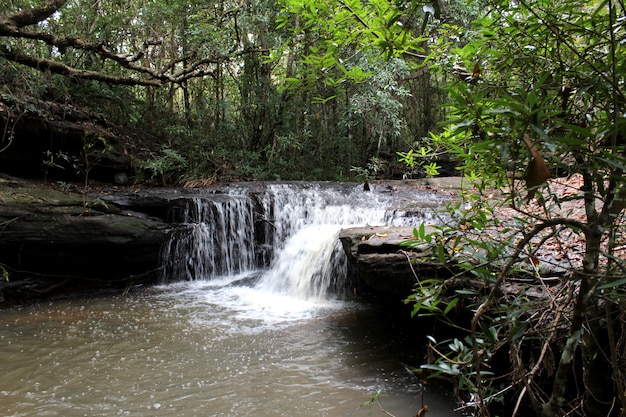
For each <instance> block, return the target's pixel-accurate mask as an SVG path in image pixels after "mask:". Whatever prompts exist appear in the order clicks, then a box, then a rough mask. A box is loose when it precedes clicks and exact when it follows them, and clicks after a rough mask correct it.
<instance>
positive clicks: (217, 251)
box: [161, 195, 255, 281]
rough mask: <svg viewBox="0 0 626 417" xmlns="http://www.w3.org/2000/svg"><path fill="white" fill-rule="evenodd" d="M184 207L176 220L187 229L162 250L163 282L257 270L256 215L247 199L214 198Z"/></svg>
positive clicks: (189, 202) (199, 199) (194, 200)
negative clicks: (255, 244)
mask: <svg viewBox="0 0 626 417" xmlns="http://www.w3.org/2000/svg"><path fill="white" fill-rule="evenodd" d="M184 203H185V204H184V207H183V210H182V213H180V214H178V215H175V216H174V219H173V220H174V221H176V222H182V223H186V224H187V226H188V228H187V229H186V230H183V231H182V232H180V233H176V234H175V235H174V236H173V238H172V239H171V240H170V241H169V242H168V244H167V245H166V246H165V247H164V248H163V250H162V259H163V267H162V269H161V274H162V281H169V280H170V278H171V277H175V278H176V279H187V280H195V279H210V278H212V277H216V276H225V275H234V274H237V273H240V272H244V271H248V270H251V269H253V268H254V267H255V247H254V225H253V212H252V206H251V205H250V202H249V200H248V199H247V198H244V197H239V196H225V195H217V196H216V195H211V196H206V197H193V198H190V199H186V200H185V202H184Z"/></svg>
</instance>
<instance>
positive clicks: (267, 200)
mask: <svg viewBox="0 0 626 417" xmlns="http://www.w3.org/2000/svg"><path fill="white" fill-rule="evenodd" d="M384 191H387V190H384ZM412 198H414V196H412ZM397 200H398V197H397V196H396V195H393V194H392V193H389V192H375V191H374V192H364V191H363V189H362V188H361V187H360V186H355V185H341V184H308V183H289V184H270V185H268V186H266V187H264V188H263V189H262V190H260V191H259V190H258V189H255V190H254V191H251V189H250V188H248V187H246V186H239V187H233V188H231V189H229V190H228V191H227V195H223V194H219V195H216V194H210V195H205V196H197V197H194V198H192V199H189V200H188V201H187V202H186V205H185V208H184V210H183V212H182V214H181V215H180V217H179V218H177V219H174V220H176V221H179V222H183V223H186V224H187V226H188V229H187V230H186V231H184V232H183V233H181V234H180V235H177V236H175V237H174V239H172V241H171V242H170V243H169V244H168V245H167V246H166V247H165V248H164V251H163V257H164V267H163V274H164V277H168V278H170V279H171V278H173V279H189V280H194V279H213V278H216V277H223V276H234V275H237V274H242V273H244V274H245V273H248V272H249V273H253V271H256V275H258V270H263V271H262V272H261V274H260V277H259V279H258V282H257V284H256V288H257V289H259V290H262V291H265V292H267V293H277V294H284V295H288V296H290V297H294V298H298V299H301V300H311V301H321V300H324V299H326V297H327V293H328V291H329V289H331V288H334V289H335V290H336V291H335V292H341V289H342V288H343V286H342V280H344V279H345V277H346V259H345V255H344V253H343V251H342V249H341V247H340V244H339V242H338V239H337V235H338V233H339V231H340V230H341V229H342V228H346V227H357V226H365V225H370V226H381V225H410V224H415V223H416V220H415V219H414V217H412V216H408V215H407V212H406V211H405V210H403V209H402V208H401V207H400V208H399V207H397V205H398V201H397ZM404 203H406V202H404ZM394 204H395V205H396V206H395V207H394ZM426 212H428V210H426ZM419 215H420V216H421V218H420V219H419V221H424V215H425V214H424V211H423V210H422V211H421V212H419ZM431 220H432V219H431ZM268 265H269V268H267V266H268Z"/></svg>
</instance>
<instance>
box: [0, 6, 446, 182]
mask: <svg viewBox="0 0 626 417" xmlns="http://www.w3.org/2000/svg"><path fill="white" fill-rule="evenodd" d="M353 3H354V4H352V5H350V4H348V3H335V4H334V6H332V5H333V2H328V3H324V4H322V3H317V2H310V3H306V2H304V3H303V2H278V3H277V2H263V1H245V2H234V1H209V2H206V1H204V2H198V1H193V2H185V3H184V4H182V3H177V2H170V1H165V0H150V1H141V2H134V1H129V2H118V1H112V0H96V1H91V0H90V1H80V0H73V1H68V0H46V1H30V2H28V3H27V4H24V2H21V3H20V4H17V3H16V2H13V1H8V0H5V1H2V2H0V10H2V11H1V12H0V37H2V38H1V39H2V42H1V47H0V54H1V55H2V61H1V62H0V83H1V85H2V87H1V88H2V94H3V101H4V102H5V103H8V104H7V105H8V106H11V107H12V108H13V109H14V110H15V109H17V110H16V111H17V112H18V113H19V112H22V113H23V112H24V111H26V107H30V106H28V105H27V104H25V103H26V101H25V97H31V98H33V97H34V98H35V99H38V100H44V101H46V102H56V103H62V104H64V105H68V104H70V105H75V106H79V107H80V108H82V109H87V110H91V111H92V112H93V113H94V114H95V115H97V116H98V117H105V118H106V119H107V120H108V121H111V122H114V123H117V124H119V125H123V126H127V127H128V128H131V129H138V130H140V131H141V130H144V131H148V132H151V133H153V134H155V135H156V136H157V137H160V138H162V139H164V143H159V144H158V145H156V149H151V151H150V152H149V153H147V154H145V153H144V154H143V155H142V156H141V159H142V160H141V161H138V163H137V164H136V167H137V168H138V174H141V176H140V177H139V178H140V179H142V178H143V179H148V180H149V179H151V178H154V179H163V180H165V181H166V182H180V181H181V180H184V179H188V180H189V179H195V180H202V179H205V180H212V179H227V178H259V179H263V178H269V179H277V178H282V179H305V178H308V179H341V178H354V177H355V176H362V177H368V178H369V177H374V176H382V175H397V176H400V175H402V174H403V171H402V167H401V166H400V165H398V164H397V163H396V162H397V161H396V155H395V153H396V151H398V150H402V151H406V150H408V149H409V148H411V147H413V146H415V145H416V144H417V143H419V141H420V140H421V139H422V138H424V137H427V135H428V131H429V130H430V129H431V128H434V127H435V126H436V122H437V120H438V109H439V104H440V100H441V99H443V97H444V96H443V95H442V94H441V92H440V90H437V88H436V85H435V84H433V83H431V82H430V79H429V77H428V74H427V73H426V72H421V73H416V72H415V68H414V67H413V66H411V65H410V63H407V62H405V61H404V60H403V59H400V58H393V59H387V60H385V59H382V57H381V55H380V51H379V49H378V48H379V47H382V46H384V44H385V43H389V45H388V46H386V47H384V48H385V51H386V54H387V55H388V58H392V56H395V57H401V55H402V54H400V53H398V52H397V51H398V48H400V47H402V48H404V49H405V50H407V51H408V49H410V48H413V47H414V45H413V43H415V42H414V41H411V42H412V44H411V45H410V48H409V46H406V47H403V46H402V43H406V42H409V40H410V39H409V38H407V37H402V38H398V39H397V40H396V38H397V37H398V36H399V35H400V34H401V33H402V32H401V30H399V29H401V26H399V25H393V24H392V23H394V20H395V19H397V17H398V16H397V15H393V14H392V11H393V10H392V9H390V4H391V3H389V4H387V3H386V2H378V3H376V2H372V3H371V4H370V5H369V6H368V7H367V8H366V9H362V8H361V9H358V10H352V9H351V7H357V5H358V2H353ZM331 6H332V7H331ZM29 7H30V8H29ZM412 7H415V6H412ZM420 10H421V9H420ZM357 12H358V13H363V16H364V18H366V19H367V20H372V21H373V22H378V23H377V25H378V26H377V27H376V28H373V29H371V33H380V34H381V35H376V36H384V37H386V38H388V39H386V40H385V39H381V41H380V42H378V43H377V44H375V45H374V44H373V45H369V44H368V43H369V41H368V38H367V36H365V35H366V34H365V33H364V34H363V36H361V35H359V32H365V29H366V28H365V27H362V26H361V25H360V24H354V23H352V24H351V26H350V25H348V24H347V23H348V20H349V19H348V17H349V16H351V15H353V14H354V13H357ZM337 13H343V15H344V16H345V17H346V19H344V21H345V22H346V25H344V26H341V25H335V24H334V23H332V22H338V21H341V19H343V18H342V17H341V14H337ZM367 14H370V15H371V16H367ZM381 19H383V20H381ZM418 20H419V19H418ZM386 21H388V23H390V24H391V25H390V26H389V28H385V27H380V24H382V23H384V22H386ZM353 22H354V21H353ZM321 23H323V25H326V27H325V28H324V27H323V25H322V24H321ZM356 27H360V28H361V29H359V30H358V31H357V30H354V29H355V28H356ZM394 28H395V29H394ZM390 29H394V30H393V31H390ZM349 32H350V33H352V35H351V36H347V34H348V33H349ZM336 39H341V45H339V44H337V46H336V47H335V46H332V44H333V42H334V40H336ZM329 49H332V51H329ZM419 59H422V58H419ZM340 61H341V62H342V63H343V64H339V62H340ZM371 74H375V77H373V78H369V77H368V75H371ZM366 78H368V82H364V80H365V79H366ZM42 113H43V112H42ZM5 116H6V113H3V112H0V117H3V119H4V118H5ZM42 117H44V118H45V114H42ZM15 118H19V115H18V116H17V117H14V119H15ZM10 119H11V117H8V116H6V120H4V121H5V122H6V123H5V125H6V129H5V132H4V134H3V136H2V138H1V139H2V142H1V143H2V144H3V147H4V146H6V145H7V142H9V141H8V139H9V138H12V137H11V127H12V123H13V121H12V120H10ZM94 140H97V138H94ZM54 153H55V154H56V153H57V151H56V150H55V151H54ZM174 153H175V154H176V156H178V157H180V158H182V159H183V160H184V164H183V165H182V166H184V169H182V170H181V169H180V168H181V165H180V164H176V165H174V166H173V168H172V170H171V171H170V172H157V174H155V170H154V168H155V167H156V168H164V167H170V166H172V165H171V164H169V162H171V160H172V156H173V155H174ZM146 158H148V160H147V161H146V160H145V159H146ZM161 159H165V160H161ZM398 167H400V168H398ZM394 170H395V171H394ZM157 171H158V170H157ZM162 174H164V175H162ZM418 174H419V173H418ZM157 177H158V178H157Z"/></svg>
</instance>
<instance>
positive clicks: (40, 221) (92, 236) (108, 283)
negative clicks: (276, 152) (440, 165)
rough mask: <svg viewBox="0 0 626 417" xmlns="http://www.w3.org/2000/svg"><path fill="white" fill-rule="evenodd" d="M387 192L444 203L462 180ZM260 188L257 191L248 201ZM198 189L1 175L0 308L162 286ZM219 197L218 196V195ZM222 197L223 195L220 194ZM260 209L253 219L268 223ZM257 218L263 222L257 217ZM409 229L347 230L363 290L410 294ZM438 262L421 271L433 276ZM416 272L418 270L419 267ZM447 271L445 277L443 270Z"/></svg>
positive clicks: (344, 235) (422, 265) (412, 279)
mask: <svg viewBox="0 0 626 417" xmlns="http://www.w3.org/2000/svg"><path fill="white" fill-rule="evenodd" d="M376 186H377V187H383V188H385V190H389V192H392V190H394V191H393V192H396V190H398V188H399V187H400V188H401V187H420V188H423V189H429V190H431V191H432V192H433V193H441V194H443V195H444V196H445V197H448V196H449V197H450V198H451V196H452V195H453V194H454V192H455V190H456V189H457V188H458V186H459V181H458V179H450V178H449V179H439V180H436V181H432V180H431V181H426V180H424V181H419V182H411V183H408V182H397V183H393V184H387V183H386V184H377V185H376ZM258 189H260V187H259V184H255V185H251V191H250V193H251V195H254V193H255V192H257V191H255V190H258ZM197 192H198V190H193V189H182V190H181V189H154V188H153V189H144V188H135V187H121V186H120V187H111V186H107V187H103V188H98V187H91V188H90V189H89V190H88V191H87V192H83V190H82V189H81V187H69V188H68V187H66V186H64V185H63V184H59V183H54V184H50V183H48V184H45V183H41V182H35V181H27V180H22V179H18V178H14V177H9V176H6V175H5V176H2V177H0V265H1V266H2V271H1V272H3V274H4V277H3V279H2V281H1V282H0V304H15V303H23V302H28V301H30V300H35V299H46V298H50V297H57V296H65V295H71V294H80V293H85V292H87V293H89V292H94V291H104V290H113V291H124V290H129V289H132V288H134V287H135V286H137V285H147V284H154V283H157V282H159V280H160V279H161V278H160V271H159V269H160V267H161V253H160V251H161V248H162V246H163V245H164V244H165V243H166V242H168V241H169V239H170V238H171V237H172V235H173V234H175V233H177V231H180V230H181V228H184V227H185V226H184V225H181V224H178V223H176V222H174V221H173V220H172V213H173V212H175V211H176V210H178V209H180V207H181V204H182V202H183V201H184V198H185V197H189V196H190V195H193V194H194V193H197ZM218 195H219V192H218V191H217V192H216V196H218ZM216 198H217V197H216ZM264 216H265V214H264V213H257V215H255V218H256V219H263V218H264ZM259 221H261V220H259ZM411 230H412V229H411V228H372V227H368V228H355V229H346V230H343V231H342V232H341V236H340V240H341V242H342V245H343V247H344V249H345V251H346V253H347V255H348V262H349V268H350V270H351V272H352V273H353V275H355V276H356V279H357V280H358V282H359V287H360V288H362V289H363V290H364V291H367V292H369V293H375V294H380V295H394V296H398V295H407V294H408V293H409V291H410V289H411V288H412V286H413V285H414V283H415V277H414V272H413V269H412V268H411V266H410V265H409V263H408V262H407V256H408V257H410V258H416V257H419V254H417V253H416V252H415V251H407V250H406V248H401V247H400V246H399V243H400V242H401V241H402V240H404V239H406V238H408V237H410V236H411ZM441 267H442V266H441V265H436V264H433V263H430V262H426V261H424V262H421V263H419V264H418V266H417V269H418V270H420V271H423V272H424V273H428V274H431V273H434V274H437V273H438V271H439V270H440V269H441ZM414 268H415V267H414ZM441 271H442V274H443V273H444V271H445V268H444V269H441Z"/></svg>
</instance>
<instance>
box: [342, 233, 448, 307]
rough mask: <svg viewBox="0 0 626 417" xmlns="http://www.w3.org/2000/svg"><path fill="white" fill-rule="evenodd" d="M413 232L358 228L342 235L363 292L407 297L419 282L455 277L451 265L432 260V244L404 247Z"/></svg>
mask: <svg viewBox="0 0 626 417" xmlns="http://www.w3.org/2000/svg"><path fill="white" fill-rule="evenodd" d="M412 233H413V228H412V227H357V228H350V229H343V230H342V231H341V232H340V233H339V240H340V241H341V244H342V246H343V248H344V251H345V252H346V255H347V257H348V266H349V270H350V272H351V274H353V275H355V276H356V281H357V282H358V284H359V290H360V291H364V292H369V293H374V294H376V295H383V296H394V297H395V296H399V297H406V296H407V295H409V294H410V293H411V290H412V289H413V287H414V286H415V285H416V283H417V280H418V279H426V278H441V279H445V278H448V277H450V276H451V275H452V272H451V271H450V270H449V268H448V266H447V265H445V264H441V263H438V262H434V261H432V260H430V258H429V256H430V255H431V251H430V247H429V246H428V245H423V246H420V247H417V248H407V247H406V246H402V245H401V243H402V242H404V241H406V240H407V239H410V238H411V237H412Z"/></svg>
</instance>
